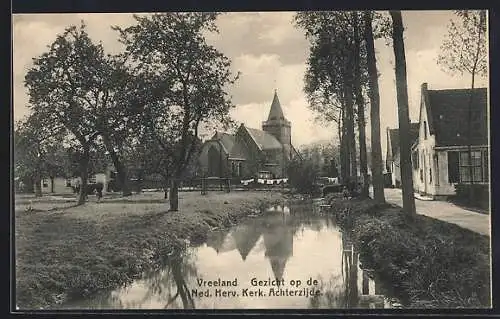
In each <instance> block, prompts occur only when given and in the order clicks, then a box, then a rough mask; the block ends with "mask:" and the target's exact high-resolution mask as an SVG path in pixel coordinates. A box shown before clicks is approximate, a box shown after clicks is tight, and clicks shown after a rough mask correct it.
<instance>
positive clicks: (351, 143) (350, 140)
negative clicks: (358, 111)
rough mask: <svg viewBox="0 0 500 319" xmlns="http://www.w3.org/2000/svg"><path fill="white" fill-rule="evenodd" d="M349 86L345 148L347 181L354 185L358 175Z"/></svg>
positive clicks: (346, 96) (347, 89) (349, 89)
mask: <svg viewBox="0 0 500 319" xmlns="http://www.w3.org/2000/svg"><path fill="white" fill-rule="evenodd" d="M352 93H353V92H352V86H351V84H347V85H346V94H345V99H346V118H347V143H346V144H347V148H348V150H349V151H348V154H349V156H348V157H347V158H348V161H349V169H348V178H349V181H351V182H353V183H356V181H357V175H358V166H357V163H356V162H357V161H356V135H355V133H354V103H353V94H352Z"/></svg>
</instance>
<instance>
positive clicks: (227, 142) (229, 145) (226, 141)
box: [212, 132, 235, 154]
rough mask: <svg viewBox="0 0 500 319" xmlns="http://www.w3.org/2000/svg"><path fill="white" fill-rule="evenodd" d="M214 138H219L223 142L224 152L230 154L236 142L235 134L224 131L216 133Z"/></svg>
mask: <svg viewBox="0 0 500 319" xmlns="http://www.w3.org/2000/svg"><path fill="white" fill-rule="evenodd" d="M212 139H213V140H218V141H219V142H220V143H221V144H222V147H223V148H224V152H225V153H226V154H229V153H230V152H231V150H232V149H233V146H234V143H235V138H234V135H231V134H228V133H223V132H217V133H215V135H214V136H213V137H212Z"/></svg>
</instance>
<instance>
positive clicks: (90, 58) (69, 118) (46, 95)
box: [25, 21, 147, 204]
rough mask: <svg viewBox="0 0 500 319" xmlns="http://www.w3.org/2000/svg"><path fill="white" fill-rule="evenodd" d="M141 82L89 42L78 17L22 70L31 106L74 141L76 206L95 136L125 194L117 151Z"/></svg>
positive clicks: (132, 120) (133, 120) (121, 61)
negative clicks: (77, 183)
mask: <svg viewBox="0 0 500 319" xmlns="http://www.w3.org/2000/svg"><path fill="white" fill-rule="evenodd" d="M142 84H143V83H142V82H141V81H140V80H139V79H138V78H136V77H135V76H133V75H132V71H130V70H129V69H128V68H127V67H126V58H125V57H123V56H121V55H116V56H112V55H109V54H105V52H104V49H103V46H102V44H101V43H99V44H95V43H93V42H92V40H91V39H90V37H89V36H88V34H87V32H86V27H85V24H84V23H83V21H82V24H81V25H80V27H76V26H70V27H68V28H66V29H65V32H64V33H63V34H62V35H58V36H57V38H56V40H55V41H54V42H53V43H52V45H51V46H50V47H49V51H48V52H46V53H44V54H42V55H41V56H39V57H38V58H36V59H34V67H32V68H31V69H30V70H29V71H28V73H27V74H26V77H25V85H26V87H27V88H28V90H29V94H30V101H31V102H32V104H33V106H34V107H33V110H34V111H35V112H37V113H40V114H46V116H47V117H49V118H50V119H51V120H50V121H49V124H50V123H53V125H56V126H57V125H62V126H64V127H65V128H66V130H67V131H68V132H69V133H70V134H71V135H72V136H73V137H74V140H76V141H77V142H78V144H79V146H78V148H79V150H78V154H79V155H80V158H79V165H80V169H79V172H80V174H81V176H80V177H81V183H82V187H81V190H82V191H81V192H80V197H79V201H78V202H79V204H82V203H83V202H84V201H85V194H84V191H83V190H84V189H85V185H86V184H87V178H88V168H89V167H88V166H89V160H90V153H91V150H92V149H93V148H95V147H96V143H97V142H98V141H97V137H98V136H101V137H102V139H101V140H99V143H101V144H104V145H105V146H106V149H107V151H108V153H109V155H110V157H111V159H112V160H113V164H114V166H115V168H116V170H117V171H118V177H119V180H120V181H121V184H122V186H123V195H125V196H126V195H129V194H130V191H129V190H128V188H127V187H126V180H127V177H126V175H127V174H126V168H125V166H124V165H123V164H122V162H123V159H121V158H120V156H119V153H120V148H121V143H122V142H123V140H124V137H125V136H126V135H127V134H130V133H131V132H132V131H133V129H134V128H135V127H136V126H137V122H138V117H139V114H140V112H141V110H142V109H141V107H142V106H143V105H142V104H141V103H139V102H140V101H142V98H143V97H144V95H143V94H142V93H143V92H146V90H147V88H145V87H144V86H143V85H142ZM145 100H146V99H145ZM51 125H52V124H51Z"/></svg>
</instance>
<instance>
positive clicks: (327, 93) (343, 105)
mask: <svg viewBox="0 0 500 319" xmlns="http://www.w3.org/2000/svg"><path fill="white" fill-rule="evenodd" d="M295 22H296V24H297V25H298V26H299V27H301V28H303V29H304V30H305V31H306V37H307V38H309V40H310V42H311V48H310V56H309V61H308V69H307V71H306V76H305V82H306V83H305V92H306V94H307V97H308V100H309V102H310V106H311V108H312V109H314V110H316V111H319V113H321V114H322V115H323V116H324V118H325V119H326V120H327V121H331V120H333V121H336V122H337V123H338V133H339V140H340V145H341V149H342V150H341V175H342V180H344V181H347V180H348V179H352V180H353V181H355V180H356V179H357V171H358V168H357V162H358V152H356V142H355V138H356V136H355V129H354V124H355V119H356V116H357V124H358V141H359V165H360V172H361V174H362V176H363V180H364V181H365V182H364V183H363V185H364V187H363V191H362V195H364V196H368V187H369V184H368V158H367V150H366V132H365V131H366V123H365V107H366V103H365V94H366V93H365V88H364V87H365V86H366V85H367V82H368V75H367V65H366V48H365V46H364V45H362V44H363V42H364V40H365V37H364V22H363V17H362V13H361V12H358V11H351V12H307V13H299V14H297V15H296V17H295Z"/></svg>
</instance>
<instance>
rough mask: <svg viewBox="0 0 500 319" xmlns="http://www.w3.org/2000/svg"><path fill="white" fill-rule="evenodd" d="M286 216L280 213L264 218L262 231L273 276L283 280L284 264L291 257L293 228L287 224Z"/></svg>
mask: <svg viewBox="0 0 500 319" xmlns="http://www.w3.org/2000/svg"><path fill="white" fill-rule="evenodd" d="M286 216H287V215H284V214H282V213H280V212H277V213H272V214H271V216H270V217H267V218H266V221H267V224H266V225H265V228H264V229H263V235H264V245H265V246H266V257H267V258H269V262H270V263H271V268H272V270H273V273H274V276H275V278H277V279H282V278H283V273H284V271H285V266H286V262H287V261H288V259H289V258H290V257H291V256H292V255H293V236H294V233H295V232H294V228H292V225H290V224H288V223H287V218H286Z"/></svg>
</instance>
